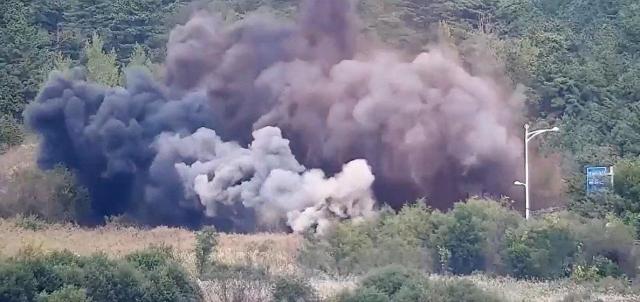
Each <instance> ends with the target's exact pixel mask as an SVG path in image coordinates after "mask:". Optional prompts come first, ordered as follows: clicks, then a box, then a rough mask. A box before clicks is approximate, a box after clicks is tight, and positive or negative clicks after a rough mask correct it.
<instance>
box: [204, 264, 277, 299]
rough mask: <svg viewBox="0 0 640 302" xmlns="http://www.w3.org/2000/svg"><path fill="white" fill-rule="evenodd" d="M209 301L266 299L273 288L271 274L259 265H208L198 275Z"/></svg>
mask: <svg viewBox="0 0 640 302" xmlns="http://www.w3.org/2000/svg"><path fill="white" fill-rule="evenodd" d="M200 279H201V280H203V284H204V288H206V289H207V290H206V294H207V295H208V299H207V300H210V301H222V302H234V301H247V302H252V301H256V302H258V301H267V300H269V299H270V297H271V292H272V290H273V280H272V276H271V275H270V274H269V273H268V272H267V271H266V270H264V269H262V268H261V267H256V266H239V265H224V264H220V263H215V264H214V265H210V266H208V267H207V269H206V270H205V271H204V273H203V274H202V275H201V276H200Z"/></svg>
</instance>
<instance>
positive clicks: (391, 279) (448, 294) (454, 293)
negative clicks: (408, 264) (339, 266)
mask: <svg viewBox="0 0 640 302" xmlns="http://www.w3.org/2000/svg"><path fill="white" fill-rule="evenodd" d="M335 300H336V301H339V302H352V301H353V302H359V301H390V302H461V301H462V302H493V301H501V299H500V298H498V297H497V296H495V295H493V294H491V293H488V292H485V291H483V290H482V289H480V288H478V287H477V286H475V285H474V284H473V283H471V282H470V281H461V280H448V281H431V280H429V279H428V278H427V277H426V276H424V275H423V274H421V273H419V272H418V271H414V270H410V269H406V268H403V267H399V266H389V267H385V268H382V269H379V270H376V271H373V272H371V273H370V274H369V275H368V276H367V277H365V278H364V279H363V280H362V281H361V282H360V283H359V285H358V287H357V288H356V289H355V290H354V291H352V292H345V293H341V294H339V295H338V296H337V297H336V298H335Z"/></svg>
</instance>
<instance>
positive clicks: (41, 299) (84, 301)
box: [37, 286, 91, 302]
mask: <svg viewBox="0 0 640 302" xmlns="http://www.w3.org/2000/svg"><path fill="white" fill-rule="evenodd" d="M37 301H38V302H90V301H91V299H90V298H89V297H87V291H86V290H84V289H81V288H77V287H75V286H64V287H63V288H61V289H58V290H56V291H54V292H52V293H50V294H47V293H41V294H40V295H39V296H38V299H37Z"/></svg>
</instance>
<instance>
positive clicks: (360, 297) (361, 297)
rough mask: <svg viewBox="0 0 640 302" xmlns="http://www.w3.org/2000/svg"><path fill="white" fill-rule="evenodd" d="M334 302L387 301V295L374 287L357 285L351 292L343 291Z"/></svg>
mask: <svg viewBox="0 0 640 302" xmlns="http://www.w3.org/2000/svg"><path fill="white" fill-rule="evenodd" d="M334 300H335V301H336V302H389V301H391V300H390V299H389V297H388V296H387V295H385V294H384V293H381V292H379V291H378V290H376V289H375V288H370V287H359V288H357V289H356V290H355V291H353V292H343V293H341V294H339V295H338V296H337V297H336V298H335V299H334Z"/></svg>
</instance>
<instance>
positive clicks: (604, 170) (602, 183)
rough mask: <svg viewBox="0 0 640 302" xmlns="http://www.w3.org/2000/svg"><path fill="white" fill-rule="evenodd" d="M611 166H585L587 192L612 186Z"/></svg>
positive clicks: (596, 191) (599, 190)
mask: <svg viewBox="0 0 640 302" xmlns="http://www.w3.org/2000/svg"><path fill="white" fill-rule="evenodd" d="M613 175H614V174H613V167H587V194H592V193H598V192H602V191H604V190H606V189H607V188H609V187H611V188H613Z"/></svg>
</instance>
